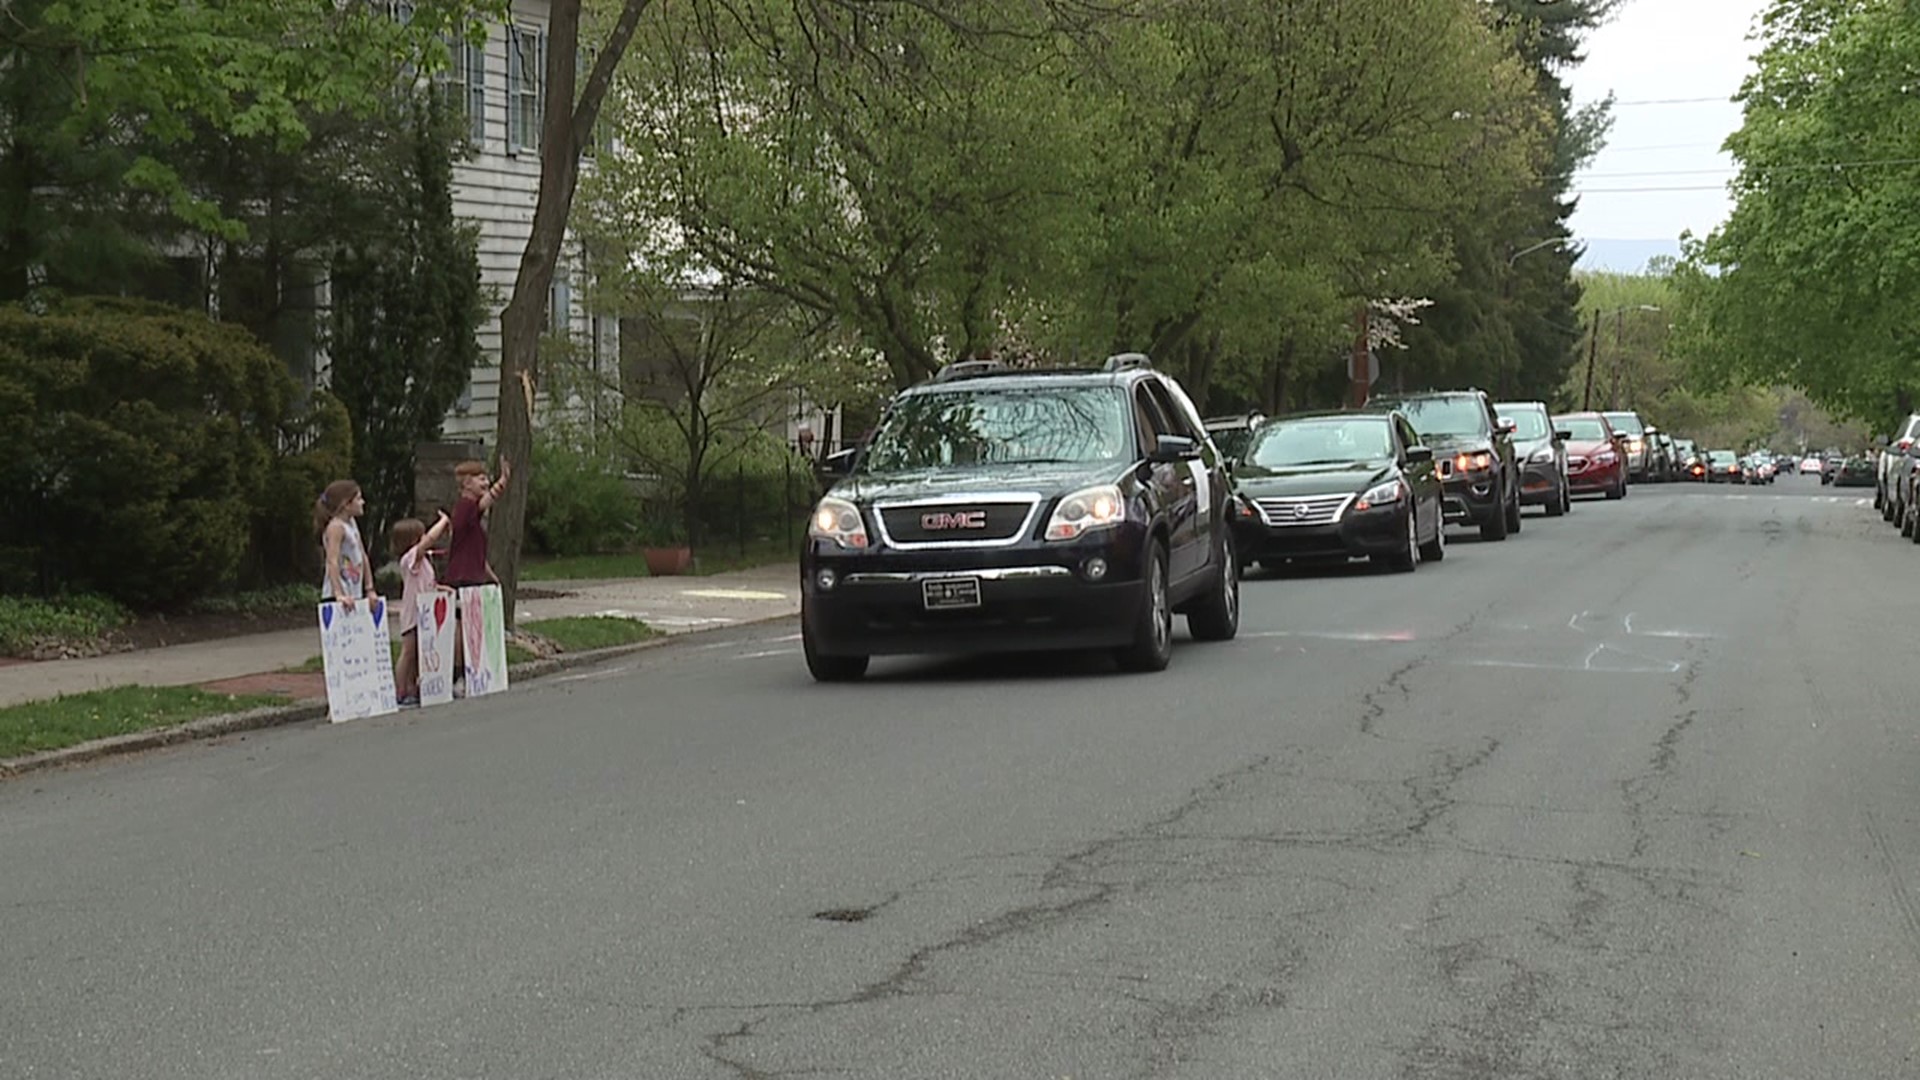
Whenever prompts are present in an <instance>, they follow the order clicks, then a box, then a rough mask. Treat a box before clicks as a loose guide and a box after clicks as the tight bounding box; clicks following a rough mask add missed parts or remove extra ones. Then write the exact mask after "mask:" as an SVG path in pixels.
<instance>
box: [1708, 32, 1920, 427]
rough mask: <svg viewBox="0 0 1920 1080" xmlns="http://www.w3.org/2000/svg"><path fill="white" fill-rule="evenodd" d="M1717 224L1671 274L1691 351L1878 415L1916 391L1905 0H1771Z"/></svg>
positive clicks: (1914, 114) (1918, 39)
mask: <svg viewBox="0 0 1920 1080" xmlns="http://www.w3.org/2000/svg"><path fill="white" fill-rule="evenodd" d="M1763 27H1764V32H1763V39H1762V40H1763V42H1764V47H1763V48H1762V50H1761V52H1760V54H1759V57H1758V70H1757V71H1756V73H1755V74H1754V75H1753V76H1752V77H1750V78H1749V79H1748V81H1747V83H1746V85H1745V86H1744V87H1743V89H1742V93H1741V100H1742V103H1743V105H1744V110H1745V116H1744V121H1743V124H1742V126H1741V129H1740V130H1739V131H1738V132H1736V133H1735V134H1734V135H1733V136H1731V137H1730V138H1729V139H1728V144H1727V145H1728V148H1729V149H1730V150H1731V151H1732V152H1733V154H1734V156H1735V158H1736V160H1737V161H1738V162H1739V163H1740V167H1741V169H1740V174H1739V176H1738V178H1737V179H1736V181H1735V184H1734V190H1735V194H1736V200H1737V201H1736V204H1735V207H1734V210H1733V212H1732V214H1731V215H1730V216H1729V218H1728V220H1727V222H1726V224H1725V225H1723V226H1722V227H1721V228H1720V229H1719V230H1717V231H1716V232H1715V233H1713V234H1712V235H1711V236H1709V237H1707V238H1706V240H1705V241H1704V242H1702V243H1699V244H1696V245H1695V246H1694V247H1693V248H1692V249H1691V250H1690V253H1689V264H1690V269H1691V271H1692V272H1691V273H1683V274H1681V275H1679V277H1678V280H1680V281H1681V282H1682V283H1684V285H1685V286H1686V289H1687V293H1688V295H1689V296H1690V297H1692V298H1693V300H1694V301H1695V302H1696V309H1697V311H1696V313H1695V315H1694V316H1693V318H1694V319H1695V320H1696V322H1695V324H1693V325H1690V334H1689V337H1688V340H1689V342H1690V344H1691V347H1692V348H1693V350H1694V352H1693V355H1694V356H1696V357H1697V358H1699V359H1700V360H1702V361H1703V362H1704V363H1706V364H1707V365H1708V366H1710V367H1711V368H1712V369H1714V370H1715V371H1716V372H1718V373H1720V374H1722V375H1723V376H1730V377H1738V378H1744V379H1748V380H1752V381H1758V382H1769V381H1779V382H1787V383H1792V384H1795V385H1799V386H1802V387H1805V388H1806V389H1807V391H1808V392H1809V393H1810V394H1811V395H1812V396H1813V398H1814V399H1815V400H1816V401H1818V402H1819V403H1821V404H1822V405H1825V406H1828V407H1831V408H1837V409H1839V410H1842V411H1845V412H1849V413H1852V414H1855V415H1860V416H1865V417H1871V418H1873V419H1874V420H1876V421H1880V422H1884V421H1887V420H1889V419H1891V417H1892V416H1893V415H1894V414H1897V413H1904V412H1906V411H1908V410H1909V409H1910V408H1912V407H1913V402H1914V399H1915V395H1916V391H1917V390H1920V331H1917V330H1916V326H1915V324H1914V322H1913V319H1912V316H1911V312H1910V311H1909V310H1908V309H1909V307H1910V305H1909V304H1908V302H1907V301H1908V298H1910V297H1912V296H1914V295H1916V294H1917V293H1920V225H1916V222H1920V164H1916V160H1915V159H1916V158H1920V153H1916V151H1915V147H1916V146H1920V95H1916V94H1915V93H1914V87H1915V86H1916V85H1917V84H1920V20H1915V19H1914V18H1913V11H1912V6H1911V5H1910V4H1908V3H1905V2H1904V0H1777V2H1776V3H1775V4H1774V5H1773V6H1772V7H1771V8H1770V9H1769V10H1768V12H1767V15H1766V17H1765V19H1764V22H1763Z"/></svg>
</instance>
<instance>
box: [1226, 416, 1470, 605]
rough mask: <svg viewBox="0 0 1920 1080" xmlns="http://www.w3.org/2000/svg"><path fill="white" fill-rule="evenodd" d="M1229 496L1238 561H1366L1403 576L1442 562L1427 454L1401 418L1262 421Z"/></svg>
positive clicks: (1436, 487) (1439, 516)
mask: <svg viewBox="0 0 1920 1080" xmlns="http://www.w3.org/2000/svg"><path fill="white" fill-rule="evenodd" d="M1234 490H1235V493H1236V494H1237V495H1238V496H1239V498H1238V499H1237V500H1236V501H1235V510H1236V515H1237V516H1236V518H1235V520H1234V532H1235V540H1236V544H1235V547H1236V549H1237V550H1238V551H1239V553H1240V559H1241V561H1242V562H1243V563H1245V562H1256V561H1257V562H1259V563H1260V564H1261V565H1263V566H1272V565H1274V564H1276V563H1281V562H1285V561H1287V560H1289V559H1302V560H1321V559H1328V560H1341V561H1344V560H1346V559H1349V558H1359V557H1366V558H1371V559H1372V560H1373V561H1374V562H1376V563H1378V564H1380V565H1382V566H1386V567H1389V568H1391V569H1394V570H1399V571H1410V570H1412V569H1414V567H1416V566H1417V565H1419V562H1420V560H1421V559H1422V558H1425V559H1428V560H1430V561H1435V562H1437V561H1439V560H1440V559H1442V558H1444V557H1445V556H1446V552H1447V537H1446V521H1445V518H1444V511H1443V510H1442V508H1441V493H1440V480H1439V477H1438V476H1436V475H1435V467H1434V460H1433V451H1432V450H1431V449H1428V448H1427V447H1426V446H1423V445H1421V443H1420V438H1419V436H1418V435H1417V434H1415V432H1414V430H1413V425H1412V424H1410V423H1408V422H1407V418H1406V417H1405V416H1404V415H1402V414H1401V413H1399V412H1394V411H1388V412H1372V413H1357V412H1341V413H1309V414H1303V415H1299V416H1286V417H1280V418H1278V419H1274V420H1269V421H1267V423H1265V424H1264V425H1262V426H1261V428H1260V430H1259V432H1258V433H1256V434H1255V435H1254V437H1253V442H1252V444H1251V445H1249V446H1248V448H1247V454H1246V456H1245V458H1243V459H1242V461H1241V463H1240V465H1239V467H1238V468H1237V469H1236V470H1235V471H1234Z"/></svg>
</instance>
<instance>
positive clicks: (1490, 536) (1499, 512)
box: [1480, 505, 1507, 540]
mask: <svg viewBox="0 0 1920 1080" xmlns="http://www.w3.org/2000/svg"><path fill="white" fill-rule="evenodd" d="M1506 538H1507V508H1506V507H1505V506H1504V505H1503V506H1500V507H1498V508H1496V509H1495V510H1494V512H1493V513H1491V514H1488V515H1487V519H1486V520H1485V521H1482V522H1481V523H1480V539H1482V540H1505V539H1506Z"/></svg>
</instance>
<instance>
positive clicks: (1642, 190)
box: [1567, 184, 1727, 195]
mask: <svg viewBox="0 0 1920 1080" xmlns="http://www.w3.org/2000/svg"><path fill="white" fill-rule="evenodd" d="M1725 190H1727V185H1725V184H1696V185H1694V186H1692V187H1624V188H1575V189H1573V190H1572V191H1569V192H1567V194H1569V195H1638V194H1651V193H1653V192H1656V191H1725Z"/></svg>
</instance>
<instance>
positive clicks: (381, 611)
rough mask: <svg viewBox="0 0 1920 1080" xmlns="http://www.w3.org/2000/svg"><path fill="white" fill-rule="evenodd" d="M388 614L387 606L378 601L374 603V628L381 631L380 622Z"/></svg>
mask: <svg viewBox="0 0 1920 1080" xmlns="http://www.w3.org/2000/svg"><path fill="white" fill-rule="evenodd" d="M386 613H387V606H386V605H385V604H383V603H381V602H380V601H378V600H375V601H374V602H373V628H374V629H375V630H378V629H380V620H381V618H383V617H384V616H385V615H386Z"/></svg>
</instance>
